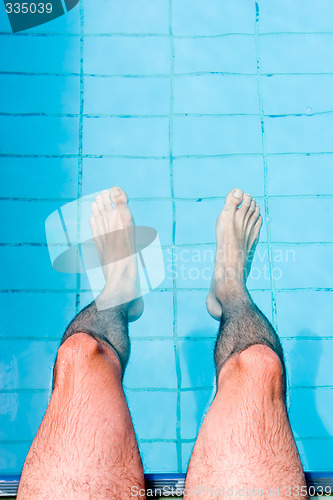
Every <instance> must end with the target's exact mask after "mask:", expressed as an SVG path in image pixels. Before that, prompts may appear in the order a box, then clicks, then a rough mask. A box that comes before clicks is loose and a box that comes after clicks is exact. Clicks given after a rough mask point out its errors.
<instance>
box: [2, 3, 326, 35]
mask: <svg viewBox="0 0 333 500" xmlns="http://www.w3.org/2000/svg"><path fill="white" fill-rule="evenodd" d="M61 3H62V4H64V0H61ZM64 10H65V12H66V10H67V9H64ZM67 12H68V11H67ZM290 35H291V36H304V35H307V36H323V35H326V36H332V35H333V31H272V32H266V33H258V36H259V37H269V36H290ZM0 36H1V37H2V36H3V37H6V36H7V37H8V36H9V37H13V33H12V32H9V31H8V32H7V31H0ZM14 36H15V38H36V37H37V38H38V37H44V38H45V37H68V38H73V37H74V38H75V37H76V38H77V37H81V34H80V33H74V32H73V33H68V32H56V31H54V32H52V31H50V32H28V33H15V34H14ZM233 36H238V37H249V38H253V37H254V36H255V35H254V34H253V33H244V32H243V33H242V32H230V33H218V34H215V35H194V34H192V35H191V34H189V35H173V38H175V39H177V40H187V39H190V40H192V39H216V38H226V37H233ZM83 37H84V38H112V37H116V38H117V37H118V38H151V37H153V38H168V37H169V34H168V33H149V32H147V33H140V32H132V33H131V32H128V33H126V32H117V33H116V32H113V33H110V32H104V33H103V32H101V33H98V32H95V33H94V32H92V33H84V35H83Z"/></svg>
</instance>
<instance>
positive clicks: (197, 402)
mask: <svg viewBox="0 0 333 500" xmlns="http://www.w3.org/2000/svg"><path fill="white" fill-rule="evenodd" d="M211 396H212V390H211V389H202V390H200V391H186V392H182V393H181V410H182V424H183V425H182V428H181V429H182V439H195V438H196V437H197V435H198V432H199V429H200V424H201V421H202V418H203V416H204V412H205V411H207V410H208V406H207V405H208V403H209V402H210V400H211Z"/></svg>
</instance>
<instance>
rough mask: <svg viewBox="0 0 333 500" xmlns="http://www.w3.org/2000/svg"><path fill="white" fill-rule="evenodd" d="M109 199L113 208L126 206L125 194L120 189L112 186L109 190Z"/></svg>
mask: <svg viewBox="0 0 333 500" xmlns="http://www.w3.org/2000/svg"><path fill="white" fill-rule="evenodd" d="M111 199H112V201H113V203H114V205H115V206H119V205H127V201H128V198H127V194H126V193H125V191H123V190H122V189H121V188H120V187H118V186H114V187H113V188H111Z"/></svg>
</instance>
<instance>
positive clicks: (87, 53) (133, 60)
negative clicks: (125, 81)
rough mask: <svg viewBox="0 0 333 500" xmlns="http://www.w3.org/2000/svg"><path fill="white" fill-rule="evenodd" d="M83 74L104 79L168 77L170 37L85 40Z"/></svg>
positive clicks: (113, 37) (95, 38)
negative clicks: (94, 75) (97, 75)
mask: <svg viewBox="0 0 333 500" xmlns="http://www.w3.org/2000/svg"><path fill="white" fill-rule="evenodd" d="M96 54H98V55H99V56H98V57H96ZM84 71H85V73H89V74H102V75H147V74H151V75H161V74H169V72H170V42H169V40H168V38H167V37H165V38H164V37H162V38H159V37H119V36H112V37H94V38H85V42H84Z"/></svg>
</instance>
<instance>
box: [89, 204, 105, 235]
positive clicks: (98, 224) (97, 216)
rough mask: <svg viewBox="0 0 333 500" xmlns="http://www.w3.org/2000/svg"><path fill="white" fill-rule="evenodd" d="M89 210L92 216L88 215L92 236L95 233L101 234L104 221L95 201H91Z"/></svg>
mask: <svg viewBox="0 0 333 500" xmlns="http://www.w3.org/2000/svg"><path fill="white" fill-rule="evenodd" d="M91 211H92V216H91V217H90V220H89V222H90V227H91V229H92V230H93V234H94V236H95V235H97V234H102V233H103V232H104V223H103V218H102V216H101V213H100V211H99V209H98V206H97V203H96V202H94V203H92V205H91Z"/></svg>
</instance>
